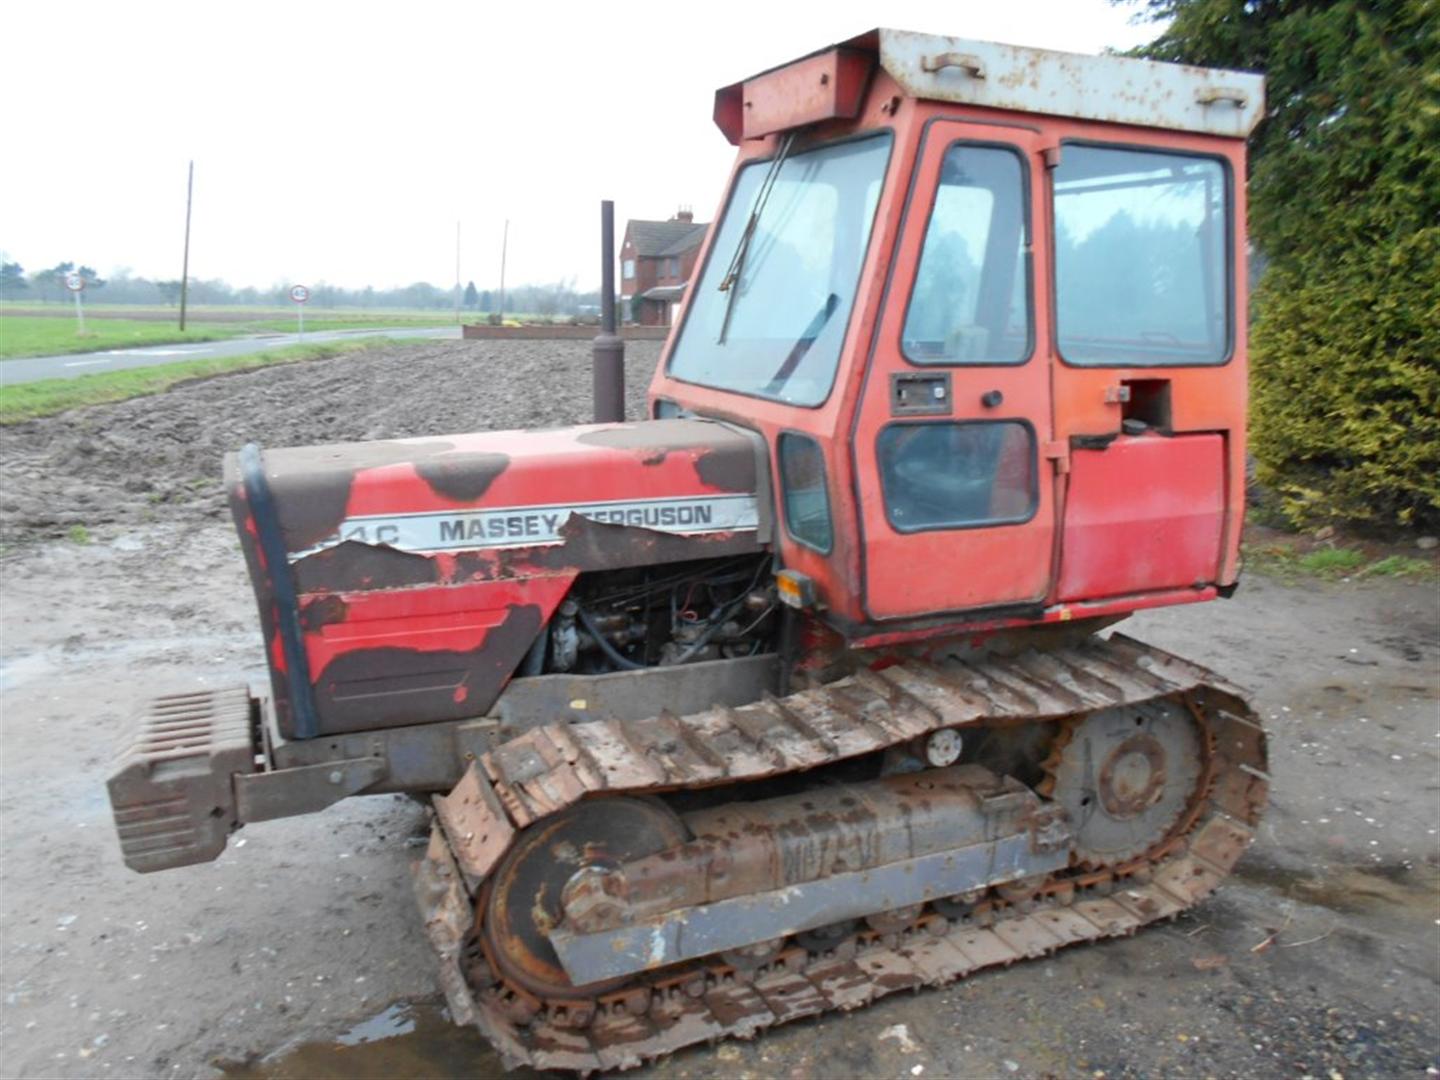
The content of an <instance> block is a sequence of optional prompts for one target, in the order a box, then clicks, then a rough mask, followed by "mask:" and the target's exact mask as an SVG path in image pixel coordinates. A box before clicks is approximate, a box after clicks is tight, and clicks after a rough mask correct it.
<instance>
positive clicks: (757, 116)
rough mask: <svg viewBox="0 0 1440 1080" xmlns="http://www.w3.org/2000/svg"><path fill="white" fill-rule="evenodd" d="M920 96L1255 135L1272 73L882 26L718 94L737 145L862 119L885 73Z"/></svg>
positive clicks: (719, 118)
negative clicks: (872, 86)
mask: <svg viewBox="0 0 1440 1080" xmlns="http://www.w3.org/2000/svg"><path fill="white" fill-rule="evenodd" d="M877 67H878V68H879V69H880V70H883V71H884V72H885V73H886V74H888V75H889V76H890V77H891V78H893V79H894V80H895V82H896V83H898V84H899V86H900V88H901V89H902V90H903V91H904V92H905V93H906V94H907V95H909V96H911V97H915V98H924V99H926V100H929V101H953V102H958V103H963V104H966V105H979V106H984V107H986V108H992V109H1010V110H1015V111H1019V112H1029V113H1041V114H1046V115H1050V116H1065V117H1073V118H1076V119H1082V120H1100V121H1105V122H1107V123H1114V124H1136V125H1140V126H1142V127H1153V128H1164V129H1167V130H1171V131H1189V132H1199V133H1202V134H1207V135H1220V136H1226V137H1229V138H1236V139H1243V138H1245V137H1246V136H1247V135H1249V134H1250V132H1251V131H1252V130H1253V129H1254V127H1255V125H1256V124H1257V123H1259V122H1260V118H1261V116H1262V114H1263V112H1264V107H1265V78H1264V76H1263V75H1257V74H1253V73H1251V72H1244V71H1228V70H1223V69H1220V68H1202V67H1192V66H1189V65H1187V64H1166V63H1160V62H1158V61H1154V60H1137V59H1134V58H1132V57H1128V56H1108V55H1107V56H1088V55H1085V54H1082V53H1067V52H1056V51H1054V50H1051V49H1031V48H1026V47H1024V46H1021V45H1005V44H1001V43H999V42H994V41H972V40H968V39H965V38H956V37H946V36H943V35H939V34H920V33H915V32H912V31H908V30H891V29H887V28H880V29H876V30H871V31H869V32H868V33H864V34H860V35H859V36H857V37H853V38H850V39H849V40H847V41H842V42H839V43H837V44H835V45H831V46H828V47H827V48H824V49H820V50H818V51H816V52H813V53H810V54H809V55H808V56H803V57H800V58H798V59H796V60H792V61H790V62H789V63H786V64H782V65H780V66H778V67H774V68H771V69H770V70H768V71H764V72H761V73H759V74H758V75H754V76H752V77H750V78H748V79H745V80H743V81H742V82H738V83H734V84H732V85H730V86H726V87H723V88H721V89H720V90H717V91H716V92H715V122H716V124H717V125H718V126H719V127H720V130H721V131H722V132H724V134H725V137H726V138H727V139H729V140H730V142H731V143H732V144H735V145H739V143H740V142H741V141H743V140H745V139H756V138H764V137H765V136H766V135H771V134H774V133H776V132H778V131H786V130H791V129H793V128H796V127H803V126H804V125H806V124H811V123H816V122H818V121H820V120H827V119H837V118H844V119H849V118H853V117H855V116H858V115H859V112H860V108H861V106H862V104H863V100H864V93H865V90H866V89H867V87H868V85H869V82H870V77H871V75H872V74H873V73H874V71H875V69H876V68H877Z"/></svg>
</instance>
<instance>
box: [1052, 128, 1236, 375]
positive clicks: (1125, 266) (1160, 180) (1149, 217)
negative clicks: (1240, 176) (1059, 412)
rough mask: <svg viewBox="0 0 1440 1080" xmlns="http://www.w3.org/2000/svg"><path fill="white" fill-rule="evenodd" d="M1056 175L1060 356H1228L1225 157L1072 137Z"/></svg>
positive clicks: (1081, 361) (1109, 360) (1197, 360)
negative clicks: (1084, 141) (1083, 141)
mask: <svg viewBox="0 0 1440 1080" xmlns="http://www.w3.org/2000/svg"><path fill="white" fill-rule="evenodd" d="M1053 179H1054V200H1055V237H1054V245H1055V306H1056V336H1057V341H1058V345H1059V351H1060V356H1061V358H1062V359H1063V360H1064V361H1065V362H1066V363H1069V364H1073V365H1077V366H1082V367H1155V366H1175V367H1184V366H1195V365H1203V364H1223V363H1224V362H1225V361H1226V360H1227V359H1229V355H1230V345H1231V337H1232V335H1231V320H1232V314H1231V310H1230V308H1231V301H1230V282H1229V273H1228V267H1229V235H1230V228H1229V222H1228V218H1229V203H1230V200H1229V174H1228V170H1227V169H1226V166H1225V164H1224V163H1223V162H1222V161H1220V160H1219V159H1216V158H1210V157H1203V156H1200V155H1197V154H1180V153H1170V152H1163V153H1162V152H1159V151H1154V150H1138V149H1129V148H1124V147H1115V146H1096V145H1090V144H1076V143H1065V144H1064V146H1063V147H1062V152H1061V158H1060V164H1059V165H1058V166H1056V168H1055V169H1054V170H1053Z"/></svg>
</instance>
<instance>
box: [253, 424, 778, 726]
mask: <svg viewBox="0 0 1440 1080" xmlns="http://www.w3.org/2000/svg"><path fill="white" fill-rule="evenodd" d="M757 445H758V439H756V438H753V437H751V436H748V435H746V434H744V433H742V432H740V431H737V430H735V429H732V428H729V427H727V426H725V425H722V424H718V423H714V422H711V421H704V420H655V421H647V422H644V423H638V424H619V425H613V424H612V425H594V426H587V427H574V428H561V429H555V430H550V431H529V432H527V431H496V432H482V433H478V434H472V435H454V436H445V437H441V438H433V439H429V438H427V439H394V440H387V441H383V442H368V443H349V444H341V445H336V446H320V447H305V448H298V449H281V450H267V451H265V452H264V454H263V457H262V458H261V459H260V461H261V471H263V476H264V479H263V487H264V489H265V490H266V491H268V494H269V497H270V500H271V502H272V503H273V508H274V510H273V525H270V526H266V525H265V524H264V523H263V521H262V519H263V518H265V515H259V516H257V515H256V514H255V513H254V512H253V508H252V507H251V506H250V503H249V497H248V495H247V489H246V485H245V482H244V481H243V480H242V478H241V474H242V471H243V470H242V467H241V465H240V462H239V459H238V457H237V456H236V455H231V456H230V458H228V459H227V462H226V467H227V478H228V486H229V489H230V492H231V509H232V512H233V513H234V516H235V520H236V525H237V527H238V529H239V531H240V537H241V541H242V544H243V546H244V548H245V554H246V558H247V561H248V562H249V565H250V571H251V576H252V579H253V581H254V584H255V590H256V597H257V600H258V601H259V605H260V616H261V623H262V626H263V627H264V630H265V634H266V640H267V645H268V650H267V651H268V654H269V659H270V666H271V674H272V683H273V686H274V690H275V699H276V707H277V711H278V713H279V716H280V720H281V730H282V732H284V733H285V734H286V735H288V736H295V735H299V736H301V737H304V736H305V735H307V734H332V733H337V732H342V731H353V730H362V729H366V728H373V727H388V726H394V725H399V724H414V723H424V722H428V721H435V720H449V719H460V718H463V717H466V716H476V715H480V714H483V712H484V711H485V710H486V709H487V708H489V706H490V704H491V703H492V702H493V701H494V699H495V697H496V696H497V695H498V694H499V692H500V690H501V689H502V688H503V687H504V685H505V683H506V681H508V679H509V677H510V674H511V673H512V672H513V671H514V669H515V667H516V665H517V664H518V663H519V661H520V659H521V658H522V657H523V656H524V655H525V653H526V651H527V650H528V649H529V647H530V644H531V643H532V642H533V641H534V640H535V637H536V635H537V634H538V633H540V632H542V631H543V629H544V627H545V624H546V623H547V622H548V621H549V619H550V616H551V615H552V614H553V612H554V610H555V607H556V605H558V604H559V602H560V601H561V600H562V599H563V598H564V596H565V593H566V592H567V591H568V589H569V587H570V584H571V582H573V581H574V579H575V577H576V575H578V574H580V573H582V572H584V571H590V570H602V569H610V568H619V567H626V566H642V565H651V564H657V563H665V562H674V561H677V560H682V559H696V558H705V557H710V556H727V555H738V554H745V553H749V552H755V551H758V550H760V549H761V548H762V547H763V546H764V544H765V543H766V542H767V541H768V539H769V535H768V533H769V515H770V510H769V505H768V496H766V495H762V494H759V492H760V491H762V490H763V489H764V488H765V481H766V479H767V477H768V466H767V465H766V464H765V462H764V460H763V458H762V455H761V452H760V451H759V450H758V449H757ZM253 479H254V477H253V474H252V480H253ZM267 520H268V519H267ZM267 528H268V529H269V530H270V533H269V534H270V535H271V536H272V538H274V539H275V544H274V549H275V550H277V551H283V552H284V553H285V557H284V565H282V566H271V565H268V563H267V560H266V558H265V542H264V541H263V540H262V531H263V530H265V529H267ZM275 561H276V562H277V563H279V562H280V561H281V560H280V559H279V558H278V556H277V558H276V560H275ZM277 572H278V573H279V574H280V575H281V577H280V578H278V579H277V578H276V577H275V574H276V573H277ZM277 585H278V587H277ZM290 596H293V598H294V599H293V600H290V599H288V597H290ZM287 627H293V629H288V630H287V629H286V628H287ZM287 634H288V635H289V639H290V640H289V644H288V645H287V643H286V635H287ZM287 649H288V652H287ZM291 658H293V659H291ZM302 669H303V670H302ZM299 698H308V699H309V700H308V702H307V701H301V707H300V709H299V714H300V715H301V717H302V720H303V722H302V723H299V724H295V723H293V722H292V721H293V720H294V719H295V717H296V715H297V710H296V707H295V703H296V701H297V699H299ZM307 711H308V713H309V714H310V715H312V716H313V717H314V719H313V720H309V719H304V716H305V715H306V713H307Z"/></svg>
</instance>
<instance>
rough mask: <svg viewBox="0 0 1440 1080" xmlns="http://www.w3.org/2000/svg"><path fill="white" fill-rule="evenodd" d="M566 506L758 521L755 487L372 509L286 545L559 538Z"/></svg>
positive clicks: (430, 545)
mask: <svg viewBox="0 0 1440 1080" xmlns="http://www.w3.org/2000/svg"><path fill="white" fill-rule="evenodd" d="M571 514H579V515H580V516H582V517H586V518H589V519H590V520H591V521H603V522H606V523H607V524H610V525H631V526H634V527H636V528H641V529H654V530H655V531H656V532H667V533H680V534H683V535H691V534H695V533H711V532H741V531H745V530H750V529H755V528H757V527H758V524H759V516H758V512H757V509H756V505H755V496H753V495H695V496H682V497H680V498H670V499H637V500H634V501H625V502H595V503H573V504H570V505H565V506H514V507H503V508H501V507H497V508H492V509H485V510H445V511H426V512H423V513H416V514H373V515H367V516H365V517H354V518H346V519H345V521H344V522H343V523H342V524H341V525H340V529H339V531H338V532H336V534H335V535H334V536H331V537H330V538H328V539H326V540H322V541H321V542H320V543H318V544H316V545H315V546H314V547H312V548H307V549H306V550H305V551H294V552H291V553H290V561H291V562H295V561H296V560H297V559H303V558H305V556H307V555H313V554H314V553H315V552H317V551H322V550H324V549H325V548H330V547H334V546H335V545H336V544H343V543H345V542H346V541H347V540H355V541H358V542H359V543H362V544H385V545H386V546H388V547H393V548H399V549H400V550H401V551H416V552H427V551H453V550H455V549H457V548H495V547H533V546H535V545H539V544H558V543H560V542H561V541H562V540H563V539H564V537H563V536H562V535H561V534H560V530H561V528H563V527H564V525H565V523H566V522H567V521H569V520H570V515H571Z"/></svg>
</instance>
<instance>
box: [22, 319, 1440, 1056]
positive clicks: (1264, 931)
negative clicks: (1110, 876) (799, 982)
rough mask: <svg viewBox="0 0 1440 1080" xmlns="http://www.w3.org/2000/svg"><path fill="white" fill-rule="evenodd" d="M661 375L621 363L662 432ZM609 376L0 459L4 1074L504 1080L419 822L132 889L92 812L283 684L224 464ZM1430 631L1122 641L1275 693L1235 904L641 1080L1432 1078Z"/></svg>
mask: <svg viewBox="0 0 1440 1080" xmlns="http://www.w3.org/2000/svg"><path fill="white" fill-rule="evenodd" d="M655 352H656V346H655V344H653V343H631V344H630V346H629V355H630V357H631V359H632V361H633V363H632V366H631V371H632V375H633V378H632V392H633V394H634V395H635V399H636V400H637V401H638V397H639V394H640V393H641V392H642V389H643V385H644V382H645V369H646V368H648V366H649V364H650V363H652V362H653V360H654V357H655ZM587 355H588V354H587V346H586V344H585V343H583V342H579V343H570V342H564V343H539V342H505V343H491V342H473V343H445V344H426V345H417V346H413V347H406V348H401V349H394V350H387V351H377V352H374V353H368V354H362V355H358V356H350V357H343V358H338V359H335V360H330V361H318V362H312V363H308V364H300V365H293V366H289V367H284V368H275V369H269V370H266V371H264V372H260V373H254V374H248V375H236V376H231V377H227V378H223V379H216V380H211V381H208V382H203V383H196V384H192V385H189V386H184V387H181V388H178V389H176V390H174V391H172V392H171V393H168V394H165V395H163V396H160V397H155V398H148V399H142V400H137V401H133V402H128V403H123V404H120V405H114V406H105V407H99V408H94V409H89V410H84V411H81V412H76V413H73V414H69V415H67V416H64V417H60V418H56V419H53V420H46V421H38V422H34V423H31V424H28V425H25V426H22V427H19V428H9V429H4V430H3V431H0V541H3V542H4V544H5V552H4V555H3V558H0V603H3V624H0V633H3V641H0V994H3V997H0V1074H3V1075H4V1076H6V1077H10V1076H25V1077H38V1076H87V1077H88V1076H127V1077H128V1076H166V1077H168V1076H209V1075H216V1074H217V1073H219V1072H220V1071H222V1070H223V1071H228V1072H229V1073H231V1074H232V1075H235V1076H256V1077H317V1076H336V1077H338V1076H374V1077H395V1078H400V1077H411V1076H442V1075H458V1074H465V1075H481V1076H487V1075H500V1069H499V1066H498V1062H497V1061H496V1060H495V1058H494V1056H493V1055H492V1054H490V1053H489V1052H488V1050H487V1049H486V1048H485V1047H484V1045H483V1044H482V1043H481V1042H480V1040H479V1039H478V1037H477V1036H474V1035H472V1034H470V1033H468V1032H462V1031H459V1030H458V1029H453V1028H450V1027H448V1026H447V1025H446V1024H445V1023H444V1018H443V1015H442V1014H441V1010H440V1006H439V998H438V996H437V995H436V994H435V992H434V989H433V983H432V980H431V969H430V965H429V962H428V960H427V957H426V953H425V950H426V946H425V944H424V942H423V939H422V937H421V934H420V930H419V926H418V920H417V918H416V916H415V913H414V911H413V907H412V903H411V899H410V892H409V884H408V875H407V873H406V868H407V865H408V863H409V861H410V860H411V859H412V858H414V857H415V855H416V848H415V846H414V843H415V840H414V838H415V837H416V836H417V834H418V832H419V830H420V829H421V827H422V824H423V819H422V811H420V810H419V808H418V807H416V806H414V804H412V803H410V802H408V801H406V800H403V799H399V798H393V797H380V798H374V799H358V800H351V801H349V802H348V803H345V804H342V805H340V806H337V807H334V808H332V809H331V810H329V811H327V812H326V813H324V814H322V815H318V816H315V817H311V818H298V819H291V820H286V821H279V822H273V823H269V824H265V825H259V826H252V827H250V828H247V829H246V830H244V831H243V832H242V833H240V834H239V835H238V836H237V837H236V838H234V839H233V840H232V842H231V846H230V848H229V849H228V850H227V851H226V852H225V854H224V855H223V856H222V858H221V859H220V860H219V861H217V862H215V863H212V864H209V865H205V866H199V867H193V868H188V869H184V870H176V871H170V872H167V873H165V874H161V875H155V876H147V877H141V876H139V875H135V874H132V873H130V872H129V871H127V870H126V869H125V868H124V867H123V866H122V865H121V863H120V859H119V854H118V851H117V848H116V843H115V841H114V838H113V836H112V832H111V823H110V817H109V809H108V804H107V802H106V798H105V793H104V788H103V780H104V777H105V774H106V771H107V768H108V765H109V760H110V757H111V754H112V752H113V749H114V747H115V745H116V743H117V741H118V740H119V739H120V737H121V734H122V732H123V731H124V729H125V727H126V724H127V716H128V715H129V714H130V713H131V712H132V711H133V710H134V708H135V707H136V705H137V704H138V703H139V702H140V701H141V699H142V698H144V697H146V696H147V695H150V694H153V693H155V692H157V691H162V690H165V689H170V688H176V687H187V686H197V685H214V684H219V683H225V682H230V681H233V680H235V679H237V678H244V677H245V676H246V675H247V674H248V673H252V672H254V671H256V670H257V669H258V667H259V665H260V664H261V663H262V657H261V651H260V645H259V640H258V636H257V631H256V628H255V614H254V611H253V607H252V601H251V598H250V594H249V591H248V586H247V583H246V581H245V577H244V571H243V568H242V565H241V562H240V558H239V553H238V547H237V544H236V542H235V540H234V539H233V536H232V534H231V532H230V527H229V524H228V522H227V521H226V520H225V519H224V518H223V516H222V510H221V506H220V490H219V487H218V484H217V482H216V478H217V476H218V462H219V455H220V453H221V452H223V451H224V450H227V449H231V448H234V447H236V446H238V445H240V444H241V443H243V442H244V441H246V440H247V439H252V438H254V439H258V440H259V441H260V442H261V443H262V444H268V445H281V444H285V443H298V442H312V441H324V440H335V439H346V438H366V437H376V436H396V435H419V434H435V433H441V432H446V431H455V430H468V429H474V428H477V427H485V426H523V425H535V424H555V423H563V422H568V421H576V420H583V419H585V417H586V414H587V412H588V397H587V395H588V386H589V375H588V370H587V368H586V360H587ZM77 526H78V527H80V528H79V529H77V528H76V527H77ZM81 529H83V533H82V532H81V531H80V530H81ZM72 534H73V535H74V536H76V537H81V536H84V537H87V538H88V541H89V542H80V541H79V540H78V539H69V538H67V537H69V536H70V535H72ZM1437 607H1440V602H1437V596H1436V589H1435V587H1434V585H1433V583H1425V584H1419V585H1417V584H1415V583H1413V582H1411V583H1403V582H1396V581H1386V580H1380V581H1371V582H1335V583H1322V582H1306V583H1303V584H1300V585H1283V584H1280V583H1278V582H1274V581H1270V580H1266V579H1263V578H1258V577H1252V578H1251V579H1249V580H1247V582H1246V583H1245V585H1244V586H1243V587H1242V589H1241V591H1240V592H1239V594H1238V595H1237V596H1236V598H1235V599H1234V600H1232V601H1229V602H1223V603H1215V604H1209V605H1197V606H1195V607H1190V608H1177V609H1174V610H1171V611H1162V612H1154V613H1147V614H1145V615H1142V616H1138V617H1136V618H1134V619H1132V620H1131V621H1130V622H1129V623H1128V624H1127V627H1126V629H1127V632H1129V633H1131V634H1133V635H1135V636H1138V637H1140V638H1142V639H1144V640H1147V641H1149V642H1152V643H1154V644H1156V645H1158V646H1161V647H1163V648H1167V649H1171V650H1174V651H1176V652H1179V653H1182V654H1184V655H1187V656H1190V657H1192V658H1194V659H1196V660H1198V661H1199V662H1201V663H1204V664H1206V665H1208V666H1210V667H1213V668H1216V669H1218V670H1220V671H1222V672H1225V673H1226V674H1227V675H1228V676H1229V677H1231V678H1232V679H1233V680H1235V681H1237V682H1239V683H1241V684H1242V685H1246V686H1248V687H1250V688H1252V689H1253V690H1254V692H1255V701H1256V703H1257V707H1258V709H1259V711H1260V712H1261V714H1262V715H1263V716H1264V717H1265V718H1266V719H1267V721H1268V722H1269V724H1270V726H1271V731H1272V762H1273V766H1274V775H1275V784H1274V789H1273V805H1272V806H1271V808H1270V811H1269V814H1268V816H1267V818H1266V822H1265V824H1264V827H1263V829H1262V831H1261V836H1260V839H1259V842H1258V843H1257V844H1256V845H1255V847H1254V848H1253V849H1252V851H1251V852H1250V853H1249V854H1248V855H1247V856H1246V858H1245V859H1244V861H1243V862H1242V864H1241V866H1240V869H1239V871H1238V874H1237V877H1236V878H1235V879H1234V881H1233V883H1232V884H1230V885H1228V886H1227V887H1226V888H1224V889H1223V890H1222V891H1221V892H1220V893H1219V894H1218V895H1217V896H1215V897H1214V898H1212V899H1211V900H1209V901H1208V902H1206V903H1205V904H1203V905H1202V906H1201V907H1200V908H1198V909H1197V910H1196V911H1195V912H1193V913H1192V914H1190V915H1188V916H1186V917H1183V918H1181V919H1180V920H1179V921H1177V922H1175V923H1173V924H1170V925H1167V926H1164V927H1160V928H1156V929H1152V930H1150V931H1148V932H1146V933H1144V934H1142V935H1140V936H1139V937H1137V938H1135V939H1132V940H1127V941H1119V942H1112V943H1107V944H1104V945H1100V946H1086V947H1081V948H1078V949H1072V950H1070V951H1067V952H1064V953H1061V954H1059V955H1057V956H1055V957H1054V958H1052V959H1049V960H1045V961H1040V962H1032V963H1029V964H1027V965H1021V966H1019V967H1015V968H1012V969H1010V970H1007V971H1001V972H994V973H989V974H983V975H981V976H979V977H976V978H973V979H971V980H969V981H968V982H965V983H963V984H960V985H958V986H955V987H951V988H948V989H943V990H938V991H929V992H925V993H921V994H918V995H913V996H911V995H907V996H903V997H899V998H892V999H887V1000H886V1001H884V1002H881V1003H879V1004H878V1005H876V1006H874V1007H872V1008H870V1009H868V1010H864V1011H861V1012H858V1013H853V1014H848V1015H844V1016H832V1017H828V1018H823V1019H820V1020H815V1021H807V1022H803V1023H800V1024H798V1025H793V1026H791V1027H789V1028H782V1029H779V1030H777V1031H775V1032H772V1033H771V1034H770V1035H768V1036H766V1037H764V1038H762V1039H760V1040H758V1041H756V1042H754V1043H750V1044H732V1043H726V1044H722V1045H720V1046H718V1047H714V1048H706V1047H702V1048H697V1049H694V1050H691V1051H689V1052H686V1053H683V1054H680V1055H677V1056H675V1057H674V1058H671V1059H669V1060H668V1061H665V1062H662V1063H660V1064H659V1065H657V1066H655V1067H653V1068H652V1069H650V1070H647V1071H646V1073H644V1074H641V1075H648V1076H653V1077H692V1076H693V1077H700V1076H736V1075H751V1076H767V1077H768V1076H796V1077H801V1076H804V1077H809V1076H816V1077H838V1076H861V1075H863V1076H894V1077H910V1076H949V1075H958V1076H974V1077H989V1076H1001V1077H1008V1076H1012V1075H1013V1076H1020V1077H1028V1076H1036V1077H1039V1076H1064V1077H1070V1076H1074V1077H1082V1076H1083V1077H1093V1076H1097V1075H1101V1074H1103V1075H1105V1076H1197V1077H1198V1076H1235V1077H1249V1076H1302V1075H1311V1076H1316V1077H1328V1076H1334V1075H1339V1076H1343V1077H1355V1076H1383V1077H1390V1076H1401V1075H1412V1076H1413V1075H1424V1074H1425V1073H1426V1072H1427V1070H1428V1071H1430V1073H1431V1075H1434V1073H1435V1071H1436V1070H1437V1069H1440V1056H1437V1055H1440V837H1437V830H1440V705H1437V702H1440V611H1437ZM1267 942H1268V943H1269V944H1268V945H1267V944H1265V943H1267Z"/></svg>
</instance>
